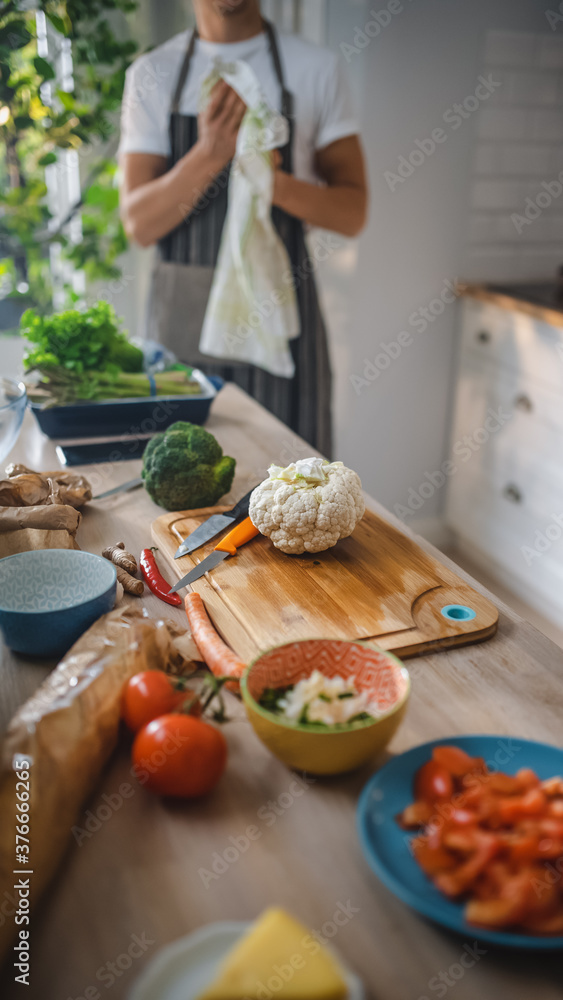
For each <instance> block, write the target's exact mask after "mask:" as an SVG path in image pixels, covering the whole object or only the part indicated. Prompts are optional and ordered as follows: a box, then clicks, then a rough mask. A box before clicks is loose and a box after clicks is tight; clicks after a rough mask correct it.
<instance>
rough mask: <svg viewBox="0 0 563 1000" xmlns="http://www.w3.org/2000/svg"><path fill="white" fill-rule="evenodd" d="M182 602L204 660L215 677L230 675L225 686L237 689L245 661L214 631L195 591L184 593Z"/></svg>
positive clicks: (233, 689)
mask: <svg viewBox="0 0 563 1000" xmlns="http://www.w3.org/2000/svg"><path fill="white" fill-rule="evenodd" d="M184 604H185V607H186V614H187V616H188V622H189V623H190V628H191V630H192V636H193V639H194V642H195V644H196V646H197V648H198V649H199V651H200V653H201V655H202V657H203V659H204V662H205V663H206V664H207V666H208V667H209V669H210V670H211V673H212V674H215V676H216V677H232V678H233V681H232V682H229V683H228V684H227V685H226V687H228V688H229V689H230V690H231V691H238V688H239V679H240V678H241V677H242V674H243V671H244V670H245V669H246V663H243V661H242V660H239V658H238V656H237V655H236V654H235V653H233V650H232V649H231V648H230V647H229V646H227V645H226V643H224V642H223V640H222V639H221V637H220V636H219V634H218V633H217V632H216V630H215V629H214V627H213V625H212V623H211V621H210V619H209V615H208V614H207V611H206V610H205V604H204V603H203V601H202V599H201V597H200V595H199V594H196V593H195V591H192V592H191V593H190V594H186V598H185V601H184Z"/></svg>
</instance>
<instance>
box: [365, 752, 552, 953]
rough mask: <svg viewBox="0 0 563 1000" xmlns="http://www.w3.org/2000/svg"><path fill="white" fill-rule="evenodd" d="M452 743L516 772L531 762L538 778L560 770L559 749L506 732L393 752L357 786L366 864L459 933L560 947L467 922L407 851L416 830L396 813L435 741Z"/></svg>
mask: <svg viewBox="0 0 563 1000" xmlns="http://www.w3.org/2000/svg"><path fill="white" fill-rule="evenodd" d="M447 744H452V745H454V746H456V747H461V749H462V750H465V751H467V753H469V754H471V756H473V757H484V758H485V760H486V762H487V764H488V766H489V767H490V768H491V769H494V768H496V769H497V770H499V771H504V772H506V773H507V774H515V773H516V771H518V770H519V769H520V768H521V767H531V768H533V769H534V771H535V772H536V773H537V774H538V775H539V777H540V778H542V779H543V778H551V777H553V776H554V775H562V774H563V750H560V749H558V748H557V747H552V746H548V744H547V743H535V742H532V741H531V740H515V739H513V738H512V737H508V736H452V737H444V738H442V739H440V740H433V742H432V743H423V744H422V746H419V747H413V749H412V750H407V751H406V753H403V754H399V755H398V756H397V757H393V759H392V760H390V761H389V762H388V763H387V764H385V765H384V767H382V768H381V770H380V771H378V772H377V774H374V775H373V777H372V778H370V780H369V781H368V783H367V785H366V786H365V788H364V789H363V791H362V794H361V796H360V801H359V803H358V813H357V824H358V833H359V837H360V843H361V845H362V850H363V852H364V855H365V857H366V859H367V861H368V864H369V866H370V868H372V870H373V871H374V872H375V874H376V875H377V876H378V877H379V878H380V879H381V881H382V882H383V883H384V885H386V886H387V888H388V889H390V890H391V892H392V893H394V894H395V896H398V897H399V899H401V900H402V901H403V903H407V905H408V906H412V908H413V909H414V910H417V911H418V912H419V913H422V914H423V916H425V917H429V918H430V919H431V920H434V921H436V923H437V924H442V926H443V927H447V928H449V929H450V930H453V931H458V932H459V933H460V934H464V935H468V934H470V935H471V936H472V938H473V939H477V940H480V941H489V942H491V944H499V945H504V946H506V947H510V948H534V949H538V950H539V949H542V950H554V949H563V937H539V936H535V935H530V934H519V933H518V932H517V931H510V932H508V931H488V930H485V929H484V928H481V927H475V926H474V925H473V924H468V923H467V921H466V920H465V919H464V916H463V904H462V903H453V902H451V901H450V900H449V899H447V898H446V897H445V896H444V895H442V893H441V892H439V891H438V889H436V888H435V887H434V885H433V884H432V882H431V881H430V880H429V879H428V878H427V877H426V875H425V874H424V872H423V871H422V869H421V868H420V866H419V865H418V863H417V862H416V861H415V859H414V857H413V856H412V854H411V851H410V841H411V839H412V837H413V836H415V834H411V833H407V832H406V831H405V830H401V828H400V826H399V825H398V823H397V821H396V818H395V817H396V816H397V815H398V813H400V812H402V810H403V809H404V808H405V806H407V805H408V804H409V802H412V801H413V780H414V776H415V774H416V772H417V770H418V768H419V767H420V766H421V765H422V764H425V763H426V761H427V760H429V759H430V757H431V756H432V750H433V749H434V747H437V746H444V745H447Z"/></svg>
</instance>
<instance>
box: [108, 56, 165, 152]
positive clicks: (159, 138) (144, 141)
mask: <svg viewBox="0 0 563 1000" xmlns="http://www.w3.org/2000/svg"><path fill="white" fill-rule="evenodd" d="M149 60H150V54H149V56H144V57H141V58H140V59H137V60H136V62H134V63H133V65H132V66H130V67H129V69H128V70H127V73H126V75H125V89H124V92H123V102H122V105H121V138H120V141H119V154H123V153H155V154H157V155H160V156H169V155H170V137H169V134H168V119H169V115H168V105H167V104H165V105H164V106H163V95H162V89H161V87H159V86H158V85H157V80H156V79H155V69H154V67H153V66H152V65H151V63H150V62H149Z"/></svg>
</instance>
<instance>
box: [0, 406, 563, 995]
mask: <svg viewBox="0 0 563 1000" xmlns="http://www.w3.org/2000/svg"><path fill="white" fill-rule="evenodd" d="M207 426H208V428H209V430H211V431H212V432H213V433H214V434H215V435H216V436H217V438H218V439H219V441H220V442H221V444H222V446H223V448H224V449H225V451H226V452H227V453H228V454H231V455H234V456H235V457H236V458H237V463H238V464H237V479H236V483H235V490H234V493H233V498H234V497H237V496H241V495H242V494H243V493H244V492H246V490H247V489H249V488H250V486H252V485H253V484H254V483H256V482H258V481H259V480H260V478H261V477H262V476H263V474H264V471H265V469H266V467H267V466H268V464H269V463H270V462H272V461H273V462H276V463H278V464H286V463H287V462H289V461H290V460H292V459H295V458H298V457H304V456H306V455H307V454H310V453H311V448H310V446H308V445H306V444H305V443H304V442H302V441H300V439H298V438H296V437H295V435H294V434H293V433H292V432H291V431H289V430H288V429H287V428H286V427H284V425H283V424H281V423H279V421H277V420H275V419H274V418H273V417H272V416H270V415H269V414H267V413H266V412H265V411H264V410H263V409H262V408H261V407H259V406H258V405H257V404H256V403H255V402H253V401H252V400H250V399H249V398H248V397H247V396H246V395H245V394H244V393H242V392H241V391H240V390H238V389H236V388H235V387H233V386H227V387H226V388H225V389H224V390H223V391H222V392H221V394H220V396H219V397H218V399H217V401H216V403H215V405H214V407H213V411H212V415H211V417H210V420H209V423H208V425H207ZM10 458H11V460H12V461H16V460H17V461H23V462H25V463H26V464H28V465H30V466H34V467H37V468H42V469H48V468H50V467H51V468H52V467H55V465H56V460H55V455H54V448H53V445H52V443H51V442H50V441H48V440H47V439H45V438H44V437H43V436H42V435H41V434H39V432H38V431H37V429H36V427H35V426H34V424H33V422H32V417H31V415H30V414H27V416H26V423H25V428H24V432H23V433H22V435H21V437H20V440H19V442H18V444H17V446H16V448H15V449H14V452H13V454H12V455H11V456H10ZM139 466H140V463H138V462H124V463H122V464H119V465H115V466H113V467H110V466H107V467H103V466H91V467H90V468H89V469H88V470H83V471H85V472H87V474H88V475H89V476H90V477H91V479H92V480H93V481H94V485H95V489H96V490H101V489H103V488H109V487H110V486H111V485H116V484H117V483H119V482H124V481H125V480H127V479H131V478H132V477H133V476H135V475H137V474H138V471H139ZM369 503H370V506H372V507H373V509H375V510H376V511H377V512H378V513H380V514H382V515H383V516H386V517H388V518H389V520H391V521H392V522H393V523H396V524H398V522H397V521H396V519H395V518H393V517H392V515H390V514H388V513H386V512H385V511H384V510H383V509H382V508H381V506H380V505H378V504H377V503H376V502H375V501H373V500H370V501H369ZM160 513H162V511H161V510H160V509H159V508H157V507H156V506H155V505H154V504H152V502H151V501H150V500H149V498H148V496H147V495H146V494H145V493H144V491H137V492H135V493H132V494H129V495H121V496H117V497H113V498H111V499H108V500H105V501H101V502H98V503H93V504H92V505H91V506H90V507H89V508H88V509H87V511H86V512H85V516H84V519H83V522H82V525H81V527H80V530H79V536H78V541H79V543H80V545H81V546H82V547H83V548H86V549H90V550H92V551H95V552H98V551H99V550H100V548H101V545H102V542H104V543H107V542H111V541H116V540H120V539H122V540H123V541H124V542H125V544H126V547H127V548H130V549H131V550H132V551H133V552H138V551H140V549H141V548H142V547H143V546H144V545H146V544H148V543H149V542H150V523H151V520H152V519H153V518H154V517H156V516H158V515H159V514H160ZM399 526H400V527H403V526H401V525H399ZM403 530H407V529H404V528H403ZM419 542H420V544H421V546H422V547H423V548H424V549H425V550H426V551H428V552H430V553H432V554H433V555H435V556H437V557H438V558H439V559H441V560H442V561H443V562H444V563H445V564H446V565H449V566H451V567H452V568H453V569H455V570H456V572H457V573H458V574H459V575H460V576H462V577H464V578H465V579H467V580H468V581H469V582H470V583H471V584H472V585H473V586H474V587H476V589H477V590H480V591H481V592H482V593H485V594H487V591H485V590H484V588H482V587H481V586H480V585H479V584H478V583H476V582H475V581H474V580H471V579H470V577H468V576H467V574H465V573H464V572H463V571H462V570H460V569H458V568H457V567H455V566H454V565H453V564H452V563H451V562H450V561H449V560H447V559H446V558H445V557H443V556H441V555H440V553H438V552H436V550H435V549H434V548H433V547H432V546H431V545H429V544H428V543H426V542H424V541H422V540H421V539H419ZM487 596H489V597H490V598H492V599H493V600H494V601H495V603H496V604H497V606H498V607H499V609H500V625H499V631H498V633H497V635H496V636H495V637H494V638H493V639H491V640H489V641H488V642H486V643H483V644H482V645H477V646H468V647H465V648H461V649H456V650H451V651H446V652H441V653H437V654H433V655H429V656H421V657H417V658H415V659H411V660H409V661H408V667H409V670H410V672H411V677H412V681H413V694H412V699H411V702H410V706H409V710H408V713H407V717H406V720H405V722H404V723H403V725H402V726H401V728H400V730H399V732H398V734H397V735H396V737H395V739H394V741H393V743H392V750H393V752H395V753H396V752H401V751H403V750H406V749H408V748H409V747H411V746H414V745H416V744H418V743H421V742H424V741H425V740H429V739H435V738H437V737H444V738H447V737H448V736H450V735H452V734H460V733H479V732H482V733H498V734H499V735H502V734H505V735H507V736H510V737H514V738H530V739H538V740H545V741H547V742H550V743H553V744H556V745H559V746H561V745H563V730H562V725H561V719H562V716H563V684H562V676H563V652H562V651H561V650H560V649H559V648H558V647H556V646H555V645H554V644H553V643H552V642H550V641H549V640H548V639H547V638H545V637H544V636H543V635H541V634H540V633H539V632H537V631H536V630H535V629H534V628H533V627H532V626H531V625H529V624H528V623H526V622H524V621H523V620H522V619H521V618H519V616H518V615H516V614H515V613H514V612H513V611H512V610H511V609H509V608H508V607H506V606H505V605H503V604H502V603H501V602H500V601H498V600H496V599H495V598H494V595H491V594H487ZM143 600H144V599H143ZM144 603H145V605H146V607H147V608H148V609H149V611H150V612H151V613H154V614H158V615H159V616H162V613H163V606H162V604H161V603H160V602H159V601H157V599H156V598H153V597H152V595H148V596H147V598H146V600H144ZM165 613H166V614H168V615H169V614H170V613H172V614H174V613H175V609H172V608H169V609H165ZM178 617H179V619H180V620H182V616H181V614H180V613H179V612H178ZM0 669H1V683H2V722H3V724H5V722H6V721H7V718H8V717H9V715H10V714H11V712H12V711H13V710H14V709H15V708H16V706H17V705H19V704H20V703H21V702H23V701H24V700H25V698H26V697H27V696H28V695H29V694H30V693H31V692H32V691H33V690H34V689H35V687H36V686H37V684H38V683H39V682H40V681H41V680H42V679H43V677H44V676H45V675H46V673H47V671H48V669H49V665H48V664H44V663H43V664H42V663H38V662H32V661H28V660H25V659H23V658H20V657H16V656H14V655H12V654H10V653H9V652H8V651H7V650H6V649H5V648H4V649H2V660H1V666H0ZM226 734H227V738H228V741H229V747H230V759H229V765H228V770H227V773H226V775H225V777H224V778H223V779H222V781H221V784H220V785H219V786H218V788H217V790H216V792H215V793H214V794H213V795H211V796H210V797H209V798H208V799H206V800H204V801H201V802H194V803H182V802H178V803H175V804H170V803H163V802H161V801H160V800H159V799H157V798H155V797H154V796H151V795H150V794H149V793H147V792H146V791H145V790H144V789H143V788H141V787H136V790H135V794H134V795H133V796H132V797H131V798H127V799H123V800H121V804H120V807H119V808H117V809H116V810H115V811H113V810H111V808H110V813H111V815H110V816H109V818H107V819H105V820H104V821H103V822H102V823H101V825H100V828H99V829H97V830H96V831H95V832H93V833H92V835H91V836H88V837H85V838H83V840H82V843H81V846H78V844H76V843H74V841H73V842H71V843H70V844H69V850H68V853H67V855H66V858H65V861H64V863H63V865H62V867H61V870H60V872H59V874H58V876H57V877H56V879H55V881H54V882H53V884H52V885H51V888H50V890H49V891H48V892H47V894H46V897H45V898H44V900H43V901H42V903H41V904H40V905H39V907H38V909H37V911H36V912H35V914H34V916H33V920H32V926H31V945H32V953H33V959H32V962H33V964H32V980H31V985H30V986H29V987H28V988H27V989H26V996H27V997H28V998H29V1000H67V998H72V1000H78V998H80V997H82V998H87V1000H99V998H100V997H105V996H106V995H107V996H109V997H110V998H111V1000H118V998H123V997H125V996H126V995H127V991H128V989H129V988H130V986H131V983H132V982H133V980H134V978H135V977H136V976H137V975H138V974H139V972H140V971H141V969H142V967H143V965H144V964H145V963H146V962H147V961H148V960H149V959H151V958H152V957H153V955H154V954H155V953H156V951H157V950H158V948H160V947H161V946H162V945H164V944H166V943H168V942H170V941H172V940H174V939H175V938H178V937H181V936H182V935H184V934H186V933H187V932H189V931H191V930H194V929H195V928H197V927H200V926H202V925H203V924H206V923H209V922H212V921H216V920H221V919H244V920H247V919H253V918H254V917H255V916H256V915H257V914H258V913H259V912H260V911H261V910H262V909H263V908H264V907H266V906H268V905H271V904H279V905H282V906H285V907H287V908H288V909H289V910H290V911H292V912H294V913H295V914H296V915H297V916H299V917H300V918H301V919H302V920H303V921H304V922H305V923H306V924H307V925H308V926H310V927H311V928H315V929H319V930H320V929H321V928H322V926H323V924H326V923H327V921H331V920H332V917H333V915H334V914H335V913H336V911H337V910H339V911H340V914H342V913H343V912H347V914H348V920H347V922H344V918H342V917H340V920H341V923H342V926H341V927H340V929H339V930H338V934H337V936H336V938H335V941H334V943H335V946H336V947H337V949H338V950H339V951H340V952H341V953H342V955H343V956H344V957H345V958H346V960H347V962H348V963H349V964H350V966H351V967H352V968H353V969H355V971H356V972H357V973H358V975H360V976H361V977H362V979H363V980H364V983H365V985H366V991H367V993H368V996H369V997H371V998H372V1000H423V998H428V997H431V996H440V995H442V996H443V995H444V994H443V992H442V990H443V989H444V985H443V984H444V982H445V980H444V979H442V980H440V979H437V978H435V977H440V975H441V974H442V973H443V974H444V975H445V976H446V979H447V981H448V982H449V983H450V986H451V989H452V996H454V994H455V1000H474V998H475V997H479V998H480V1000H530V998H531V997H532V996H533V997H534V1000H560V997H561V979H562V976H561V959H560V957H557V956H555V955H552V956H549V954H548V953H545V954H544V955H541V956H534V955H533V954H528V955H527V954H525V953H522V952H519V951H517V950H514V951H503V950H500V949H495V948H493V947H491V946H489V945H487V946H485V947H484V949H483V952H484V953H483V954H482V955H481V956H480V957H479V960H478V961H477V962H476V963H475V965H474V966H472V967H471V968H468V969H467V970H466V971H465V972H464V973H463V977H462V978H461V979H458V973H459V969H460V968H462V966H460V965H459V961H460V956H462V955H464V954H465V951H464V949H465V948H466V946H467V947H469V948H471V947H472V946H473V944H474V941H473V938H472V937H470V936H468V939H467V940H464V939H462V938H461V937H458V936H456V935H453V934H450V933H446V932H445V931H444V930H441V929H440V928H439V927H436V926H434V925H433V924H431V923H428V922H426V921H425V920H423V919H422V918H420V917H419V916H417V914H415V913H414V912H412V911H411V910H410V909H409V908H408V907H406V906H405V905H403V904H402V903H401V902H399V900H397V899H395V898H394V897H393V896H392V895H391V894H390V893H389V892H388V891H387V889H385V888H384V886H383V885H381V883H380V882H379V881H378V880H377V879H376V878H375V876H374V875H372V873H371V872H370V870H369V869H368V867H367V864H366V863H365V861H364V859H363V857H362V854H361V851H360V847H359V843H358V838H357V835H356V830H355V809H356V803H357V799H358V794H359V792H360V789H361V788H362V786H363V784H364V783H365V781H366V780H367V778H368V777H369V775H370V768H369V767H368V768H365V769H363V770H362V771H360V772H357V773H355V774H352V775H346V776H343V777H339V778H333V779H330V780H327V779H325V780H323V779H317V780H316V781H311V779H309V780H308V781H303V780H301V779H299V778H296V775H295V774H294V773H292V772H290V771H288V770H287V769H286V768H285V767H284V766H283V765H282V764H281V763H279V762H278V761H277V760H276V759H274V758H273V757H272V756H271V755H270V754H269V753H268V751H267V750H266V749H265V748H264V747H263V746H262V745H261V744H260V743H259V741H258V740H257V739H256V737H255V736H254V734H253V732H252V731H251V730H250V728H249V725H248V724H247V723H246V720H245V719H244V718H243V717H242V714H241V713H239V714H238V717H237V719H236V720H235V721H233V722H232V723H230V724H229V726H228V729H227V732H226ZM516 745H517V744H516ZM128 747H129V741H128V739H127V738H126V737H124V738H123V740H122V743H121V745H120V747H119V749H118V751H117V752H116V754H115V755H114V757H113V759H112V761H111V763H110V765H109V766H108V768H107V769H106V772H105V773H104V775H103V777H102V779H101V780H100V784H99V788H98V792H97V794H96V795H95V796H94V798H93V800H92V801H91V802H90V803H89V804H88V806H87V810H86V812H88V810H89V811H90V812H91V813H96V811H97V810H98V809H99V807H100V806H101V805H102V804H104V803H107V802H108V801H109V802H115V801H119V799H117V800H116V798H115V796H116V793H117V791H118V789H119V786H120V785H121V784H122V782H126V781H130V780H131V776H130V767H131V764H130V760H129V754H128ZM104 796H106V798H105V799H104ZM112 796H113V798H111V797H112ZM107 797H110V798H109V799H108V798H107ZM106 813H107V809H106V810H105V812H103V813H102V815H106ZM87 818H88V817H87V815H85V816H84V817H83V823H84V822H85V821H86V819H87ZM83 823H82V825H83ZM249 825H253V826H257V827H258V828H259V830H260V836H259V838H258V839H256V840H255V841H251V842H249V846H248V848H247V849H245V850H243V851H242V853H240V856H239V858H238V860H235V861H232V862H231V863H228V864H226V865H225V864H224V863H223V865H222V867H223V868H224V869H225V870H224V871H223V872H222V874H221V875H219V876H218V877H217V878H213V879H211V880H209V879H207V880H205V877H202V874H201V870H202V869H206V870H207V871H210V870H212V866H213V863H214V861H215V863H216V862H217V855H222V854H223V852H224V851H225V850H226V848H228V847H229V846H233V844H236V843H237V838H243V839H242V840H241V839H238V843H239V845H241V844H242V845H244V843H245V841H244V832H245V830H246V829H247V827H248V826H249ZM233 853H234V852H231V854H230V855H229V854H228V855H227V856H228V857H231V858H232V857H233ZM0 910H1V907H0ZM2 912H3V911H2ZM0 919H4V917H1V918H0ZM135 938H137V939H140V940H141V942H143V943H142V944H141V945H139V944H138V943H137V944H136V945H135V944H133V945H132V942H134V940H135ZM147 942H150V943H147ZM130 947H131V954H134V955H135V956H139V957H134V958H131V957H130V955H129V954H128V948H130ZM450 966H452V967H454V966H455V968H454V971H453V978H448V969H449V967H450ZM454 985H455V990H454V989H453V987H454ZM449 989H450V987H448V992H449ZM437 990H438V991H439V992H436V991H437ZM20 993H21V987H19V986H17V985H14V983H13V974H12V971H11V970H9V969H8V970H7V972H6V971H5V974H4V978H3V980H0V995H1V996H2V997H3V1000H14V998H15V997H16V996H19V995H20ZM155 1000H156V998H155Z"/></svg>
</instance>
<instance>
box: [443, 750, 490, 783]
mask: <svg viewBox="0 0 563 1000" xmlns="http://www.w3.org/2000/svg"><path fill="white" fill-rule="evenodd" d="M432 759H433V760H435V761H436V763H437V764H439V765H440V767H443V768H444V769H445V770H446V771H448V772H449V773H450V774H452V775H454V777H456V778H461V777H463V775H464V774H469V772H470V771H474V770H482V769H483V760H482V758H479V757H470V756H469V754H468V753H466V752H465V750H461V749H460V747H454V746H445V747H434V749H433V751H432Z"/></svg>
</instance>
